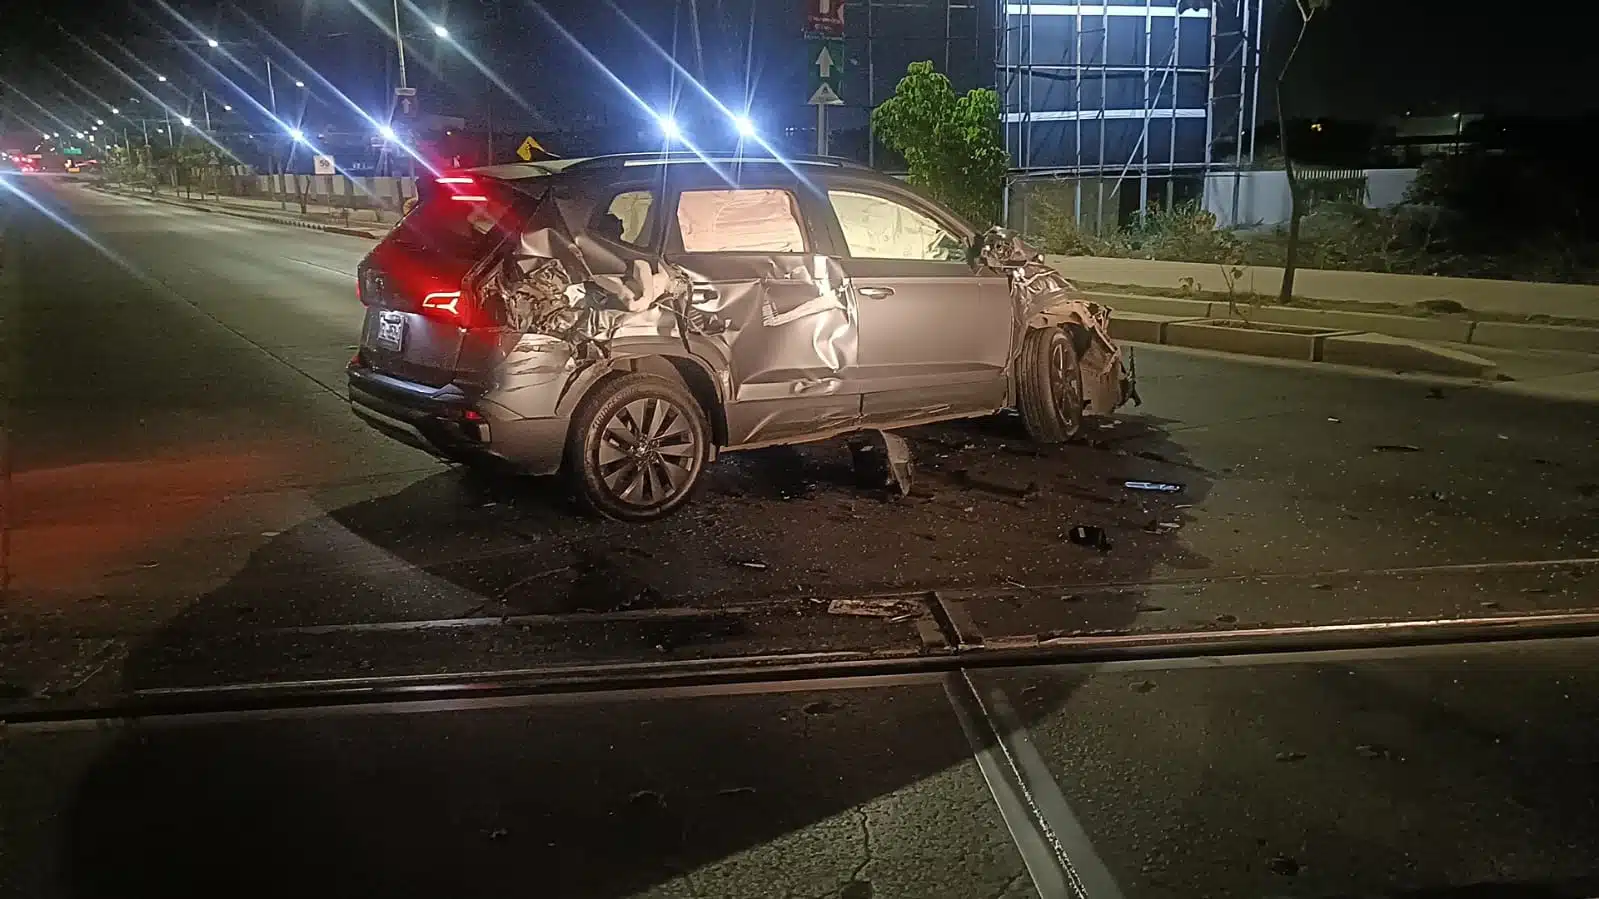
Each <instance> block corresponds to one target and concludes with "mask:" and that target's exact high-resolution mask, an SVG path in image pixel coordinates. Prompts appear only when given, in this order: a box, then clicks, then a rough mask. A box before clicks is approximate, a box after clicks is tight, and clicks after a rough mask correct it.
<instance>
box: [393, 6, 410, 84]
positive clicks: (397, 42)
mask: <svg viewBox="0 0 1599 899" xmlns="http://www.w3.org/2000/svg"><path fill="white" fill-rule="evenodd" d="M393 5H394V49H395V51H396V52H397V53H399V55H400V87H401V88H406V87H409V86H410V85H408V84H406V82H405V38H403V37H401V36H400V0H394V2H393Z"/></svg>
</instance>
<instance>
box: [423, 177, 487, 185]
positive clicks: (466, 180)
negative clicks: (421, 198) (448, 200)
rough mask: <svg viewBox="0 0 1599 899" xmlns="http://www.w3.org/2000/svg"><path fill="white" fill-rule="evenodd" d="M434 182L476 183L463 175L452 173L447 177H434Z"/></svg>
mask: <svg viewBox="0 0 1599 899" xmlns="http://www.w3.org/2000/svg"><path fill="white" fill-rule="evenodd" d="M433 183H434V184H476V183H477V181H476V180H474V179H472V178H469V177H466V176H464V175H452V176H450V177H447V178H434V179H433Z"/></svg>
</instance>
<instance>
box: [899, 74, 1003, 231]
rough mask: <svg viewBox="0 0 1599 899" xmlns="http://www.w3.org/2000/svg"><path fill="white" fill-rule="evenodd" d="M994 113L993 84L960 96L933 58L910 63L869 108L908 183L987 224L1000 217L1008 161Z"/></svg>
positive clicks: (996, 111)
mask: <svg viewBox="0 0 1599 899" xmlns="http://www.w3.org/2000/svg"><path fill="white" fill-rule="evenodd" d="M999 112H1000V105H999V95H998V94H996V93H994V92H993V91H991V90H984V89H973V90H970V91H967V92H966V94H965V95H964V96H957V95H956V93H955V91H954V89H953V88H952V87H950V83H949V79H948V78H947V77H945V76H944V75H942V74H940V73H938V72H935V71H934V70H933V64H932V63H931V62H913V63H911V64H910V67H909V68H908V69H906V71H905V77H904V78H901V79H900V81H899V85H898V86H896V87H895V88H894V96H892V97H890V98H888V99H887V100H885V101H883V103H882V105H880V106H878V107H877V109H876V110H874V111H873V112H872V128H873V130H874V132H875V133H876V135H877V137H879V138H881V139H882V141H883V143H884V144H885V145H887V146H888V147H889V148H890V149H892V150H894V151H895V152H897V153H899V154H900V155H901V156H903V157H904V158H905V162H906V165H907V167H908V168H909V171H910V182H911V183H912V184H914V185H916V186H917V187H920V188H922V189H924V190H926V191H927V192H928V193H930V194H932V196H933V197H935V198H936V199H938V200H941V201H942V202H944V203H945V204H947V205H948V206H950V207H951V208H952V209H954V210H955V211H956V212H959V213H960V214H961V215H963V216H965V217H966V218H967V219H968V220H970V221H971V222H972V223H973V224H974V225H977V226H978V227H985V226H988V225H991V224H994V223H996V222H998V221H999V215H1000V198H1001V196H1002V194H1003V192H1004V189H1005V172H1006V170H1007V169H1008V168H1009V166H1010V158H1009V156H1008V155H1007V154H1006V153H1005V147H1004V142H1003V138H1002V135H1001V132H1000V125H999Z"/></svg>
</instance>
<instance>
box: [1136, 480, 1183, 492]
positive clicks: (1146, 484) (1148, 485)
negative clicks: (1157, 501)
mask: <svg viewBox="0 0 1599 899" xmlns="http://www.w3.org/2000/svg"><path fill="white" fill-rule="evenodd" d="M1122 486H1123V487H1126V488H1127V489H1128V490H1149V491H1153V492H1155V493H1181V492H1182V491H1183V485H1181V484H1172V483H1168V482H1165V481H1122Z"/></svg>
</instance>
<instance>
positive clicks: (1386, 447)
mask: <svg viewBox="0 0 1599 899" xmlns="http://www.w3.org/2000/svg"><path fill="white" fill-rule="evenodd" d="M1372 449H1374V450H1376V451H1377V452H1379V453H1419V452H1421V447H1419V446H1416V445H1415V444H1414V443H1379V444H1377V445H1376V446H1374V447H1372Z"/></svg>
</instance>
